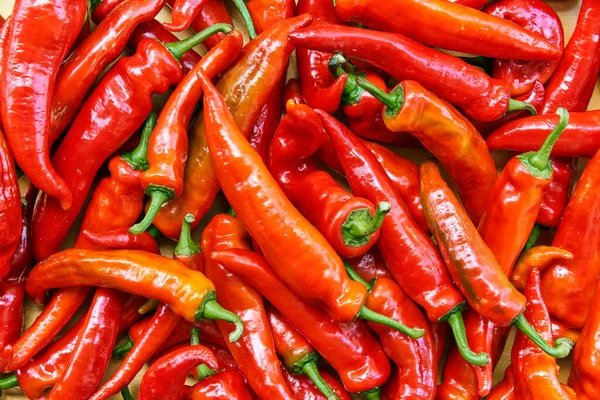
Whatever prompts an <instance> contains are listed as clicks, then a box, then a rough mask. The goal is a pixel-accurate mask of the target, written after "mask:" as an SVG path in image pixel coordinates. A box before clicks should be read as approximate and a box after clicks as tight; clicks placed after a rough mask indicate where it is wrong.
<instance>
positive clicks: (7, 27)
mask: <svg viewBox="0 0 600 400" xmlns="http://www.w3.org/2000/svg"><path fill="white" fill-rule="evenodd" d="M11 24H12V18H11V16H10V15H9V16H8V18H7V19H6V21H5V22H3V23H2V26H0V74H1V73H2V68H3V66H4V51H2V50H3V49H4V44H5V43H6V41H7V40H8V35H9V34H10V32H11ZM0 116H1V115H0ZM1 129H2V118H0V130H1Z"/></svg>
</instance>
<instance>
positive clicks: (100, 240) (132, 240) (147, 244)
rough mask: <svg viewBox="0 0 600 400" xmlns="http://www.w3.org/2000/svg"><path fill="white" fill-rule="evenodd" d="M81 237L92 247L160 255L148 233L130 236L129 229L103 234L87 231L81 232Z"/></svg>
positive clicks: (156, 244) (154, 241) (114, 230)
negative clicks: (142, 251) (140, 251)
mask: <svg viewBox="0 0 600 400" xmlns="http://www.w3.org/2000/svg"><path fill="white" fill-rule="evenodd" d="M81 234H82V236H83V237H84V238H85V240H87V241H88V242H89V243H91V244H93V245H94V246H100V247H106V248H111V249H130V250H144V251H147V252H149V253H154V254H160V249H159V248H158V243H156V240H155V239H154V237H153V236H152V235H151V234H149V233H148V232H142V234H140V235H132V234H131V233H129V228H120V229H113V230H112V231H108V232H104V233H95V232H90V231H88V230H82V231H81Z"/></svg>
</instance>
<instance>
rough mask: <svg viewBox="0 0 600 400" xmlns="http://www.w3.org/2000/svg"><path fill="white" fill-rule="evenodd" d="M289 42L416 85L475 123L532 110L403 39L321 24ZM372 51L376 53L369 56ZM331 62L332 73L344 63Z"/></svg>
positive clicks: (479, 74) (499, 86) (474, 72)
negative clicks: (337, 54)
mask: <svg viewBox="0 0 600 400" xmlns="http://www.w3.org/2000/svg"><path fill="white" fill-rule="evenodd" d="M290 43H292V44H293V45H295V46H298V47H308V48H311V49H315V50H321V51H331V52H341V53H343V54H344V55H346V56H348V57H352V58H355V59H358V60H361V61H366V62H368V63H369V64H371V65H373V66H375V67H377V68H379V69H381V70H383V71H385V72H387V73H389V74H390V75H392V76H393V77H394V78H396V79H398V80H400V81H402V80H406V79H414V80H418V81H419V83H421V84H422V85H423V86H424V87H426V88H427V89H428V90H431V91H433V92H434V93H435V94H436V95H438V96H440V97H441V98H442V99H444V100H446V101H448V102H450V103H452V104H453V105H456V106H458V107H460V108H461V109H462V110H464V111H465V112H466V113H467V114H468V115H469V116H470V117H472V118H474V119H476V120H480V121H494V120H496V119H498V118H500V117H502V116H503V115H504V114H505V113H507V112H509V111H513V110H523V109H528V110H529V111H530V112H533V113H534V111H535V110H531V106H530V105H528V104H524V103H520V102H516V101H515V100H512V99H510V92H509V90H508V86H506V84H504V82H502V81H500V80H497V79H494V78H491V77H489V76H488V75H487V74H486V73H485V72H483V71H481V70H479V69H478V68H476V67H474V66H472V65H469V64H467V63H466V62H464V61H463V60H461V59H460V58H457V57H454V56H451V55H449V54H446V53H442V52H440V51H437V50H435V49H430V48H429V47H426V46H424V45H422V44H420V43H418V42H416V41H413V40H411V39H409V38H407V37H404V36H402V35H397V34H393V33H386V32H379V31H371V30H368V29H361V28H353V27H349V26H340V25H331V24H324V23H323V24H319V25H313V26H310V27H309V28H306V29H302V30H299V31H297V32H293V33H291V34H290ZM374 48H376V49H379V51H376V52H374V51H373V49H374ZM335 60H336V61H331V62H330V64H329V65H330V68H331V69H334V70H337V64H338V60H339V61H340V65H341V64H342V63H343V62H342V61H341V58H336V59H335ZM302 93H305V91H304V90H303V91H302ZM384 119H385V118H384ZM388 128H389V126H388ZM392 131H393V129H392Z"/></svg>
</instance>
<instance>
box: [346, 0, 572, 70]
mask: <svg viewBox="0 0 600 400" xmlns="http://www.w3.org/2000/svg"><path fill="white" fill-rule="evenodd" d="M398 10H402V12H398ZM335 11H336V12H337V14H338V15H339V16H340V17H341V18H342V19H343V20H344V21H354V22H360V23H362V24H364V25H366V26H369V27H371V28H375V29H381V30H384V31H388V32H396V33H401V34H403V35H406V36H408V37H410V38H412V39H415V40H417V41H419V42H421V43H423V44H426V45H428V46H432V47H440V48H443V49H448V50H454V51H462V52H465V53H470V54H477V55H481V56H487V57H492V58H508V59H511V60H512V59H517V60H555V59H557V58H559V57H560V55H561V49H559V48H557V47H556V46H554V45H553V44H551V43H549V42H548V41H547V40H545V39H543V38H541V37H540V36H538V35H536V34H534V33H531V32H529V31H528V30H526V29H524V28H522V27H520V26H519V25H517V24H515V23H513V22H511V21H507V20H503V19H500V18H496V17H493V16H491V15H488V14H485V13H483V12H481V11H478V10H475V9H473V8H469V7H465V6H461V5H459V4H454V3H450V2H447V1H445V0H432V1H427V2H425V1H420V0H412V1H402V0H391V1H387V2H385V3H380V2H377V1H375V0H336V5H335Z"/></svg>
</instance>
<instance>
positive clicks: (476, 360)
mask: <svg viewBox="0 0 600 400" xmlns="http://www.w3.org/2000/svg"><path fill="white" fill-rule="evenodd" d="M447 321H448V324H449V325H450V327H451V328H452V332H453V333H454V339H455V340H456V347H457V348H458V351H459V352H460V355H461V356H462V357H463V358H464V359H465V360H466V361H467V362H468V363H469V364H473V365H478V366H484V365H488V364H489V363H490V355H489V354H487V353H479V354H476V353H475V352H474V351H473V350H471V348H470V347H469V342H468V341H467V332H466V330H465V323H464V321H463V318H462V309H461V308H455V310H454V311H452V312H450V314H449V315H448V318H447Z"/></svg>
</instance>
